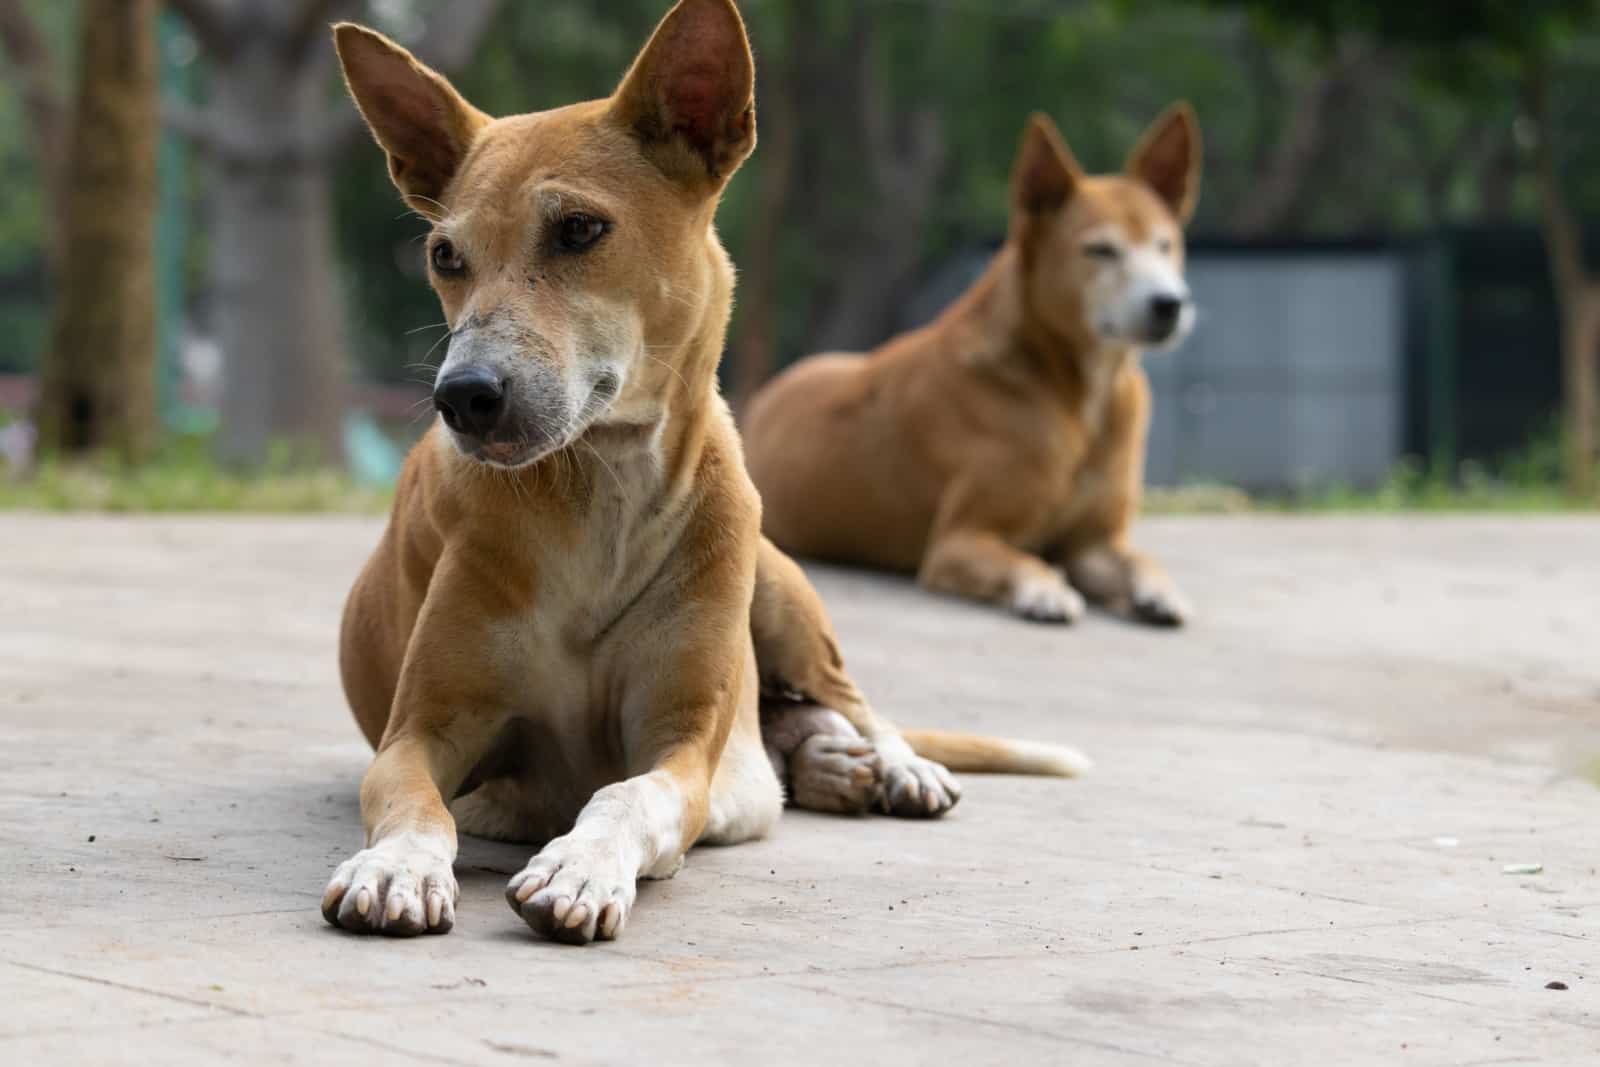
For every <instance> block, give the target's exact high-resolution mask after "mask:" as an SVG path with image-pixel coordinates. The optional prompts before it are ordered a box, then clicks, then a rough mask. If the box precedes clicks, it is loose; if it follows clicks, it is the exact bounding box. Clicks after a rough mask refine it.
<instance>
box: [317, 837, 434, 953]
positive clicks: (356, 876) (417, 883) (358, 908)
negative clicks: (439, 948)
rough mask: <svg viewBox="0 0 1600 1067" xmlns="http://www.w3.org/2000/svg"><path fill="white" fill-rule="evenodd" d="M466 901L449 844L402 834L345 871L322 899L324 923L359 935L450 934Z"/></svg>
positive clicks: (351, 862)
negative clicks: (452, 864) (460, 903)
mask: <svg viewBox="0 0 1600 1067" xmlns="http://www.w3.org/2000/svg"><path fill="white" fill-rule="evenodd" d="M460 898H461V890H460V888H459V887H458V886H457V885H456V876H455V872H454V871H452V870H451V868H450V852H449V849H448V847H447V846H446V845H445V843H444V842H443V841H439V840H435V839H432V838H429V837H427V836H426V835H422V834H411V833H405V834H396V835H395V836H393V837H389V838H385V839H384V840H382V841H379V842H378V843H377V844H376V845H374V846H372V847H371V848H368V849H363V850H362V851H360V852H358V853H356V854H355V856H353V857H352V858H350V859H348V860H346V861H345V862H344V863H342V864H340V865H339V869H338V870H337V871H335V872H334V874H333V880H332V881H330V882H329V883H328V888H327V890H326V891H325V892H324V893H323V895H322V917H323V918H325V919H327V920H328V921H329V922H330V923H332V924H333V925H335V926H337V927H340V928H341V929H344V930H349V931H350V932H351V933H356V934H383V935H385V936H387V937H415V936H417V935H418V934H447V933H449V932H450V928H451V927H453V926H454V925H455V922H456V903H457V901H459V900H460Z"/></svg>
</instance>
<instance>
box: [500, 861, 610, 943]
mask: <svg viewBox="0 0 1600 1067" xmlns="http://www.w3.org/2000/svg"><path fill="white" fill-rule="evenodd" d="M637 893H638V878H637V876H636V874H635V873H634V872H633V871H631V870H629V869H628V868H627V867H626V866H625V865H624V864H623V863H622V861H621V857H619V856H618V855H617V850H616V848H615V847H614V846H613V845H612V844H611V843H610V842H609V841H601V840H594V841H585V840H581V839H579V838H577V837H575V836H574V835H572V834H568V835H567V836H566V837H558V838H556V839H555V840H554V841H552V842H550V843H549V844H548V845H546V846H545V847H544V849H543V851H541V852H540V853H539V854H538V855H537V856H535V857H533V859H531V860H529V861H528V865H527V866H526V867H524V868H523V869H522V870H521V872H519V873H518V874H516V875H515V876H513V877H512V879H511V882H510V884H508V885H507V886H506V903H508V904H510V905H511V910H512V911H514V912H516V913H517V914H518V915H520V916H522V919H523V921H524V922H526V923H527V924H528V925H529V926H531V927H533V930H534V932H535V933H537V934H540V935H541V936H543V937H547V938H549V939H550V940H552V941H565V942H566V943H568V944H572V945H586V944H588V943H589V942H591V941H595V940H599V941H611V940H613V939H615V938H616V937H617V936H618V935H619V934H621V933H622V928H623V927H624V926H625V925H627V922H628V913H629V912H630V911H632V910H633V900H634V897H635V896H636V895H637Z"/></svg>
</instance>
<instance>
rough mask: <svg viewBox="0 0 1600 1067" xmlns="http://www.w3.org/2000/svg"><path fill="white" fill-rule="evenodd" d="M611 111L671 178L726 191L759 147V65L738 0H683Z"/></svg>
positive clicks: (664, 21)
mask: <svg viewBox="0 0 1600 1067" xmlns="http://www.w3.org/2000/svg"><path fill="white" fill-rule="evenodd" d="M611 110H612V114H613V115H614V116H615V118H616V120H617V121H618V122H619V123H621V124H622V125H623V126H624V127H625V128H627V129H628V130H629V131H631V132H632V133H633V135H634V136H635V137H637V138H638V139H639V142H640V143H641V144H642V145H643V146H644V149H645V152H646V154H647V155H648V156H649V157H650V158H651V159H652V160H653V161H654V162H655V164H656V165H657V166H658V167H660V168H661V170H662V171H663V172H664V173H665V174H667V176H668V177H671V178H673V179H675V180H677V181H681V182H685V183H687V184H696V185H701V184H709V185H710V186H712V187H713V188H720V186H721V185H722V183H723V182H725V181H727V179H728V178H729V177H730V176H731V175H732V174H733V172H734V171H735V170H737V169H738V167H739V164H740V163H743V162H744V160H745V158H746V157H747V156H749V155H750V153H751V152H752V151H753V150H754V149H755V146H756V104H755V60H754V59H752V58H751V55H750V40H749V38H748V37H747V36H746V35H745V29H744V20H743V19H741V18H740V17H739V9H738V8H736V7H734V6H733V0H679V3H678V4H677V6H676V7H674V8H673V9H672V10H671V11H670V12H668V13H667V17H666V18H664V19H662V20H661V25H660V26H658V27H657V28H656V32H655V35H654V36H653V37H651V38H650V43H649V44H647V45H645V47H644V51H643V52H641V53H639V58H638V59H636V60H634V62H633V68H632V69H631V70H629V71H628V74H627V76H626V77H625V78H623V79H622V85H621V87H620V88H618V89H617V92H616V95H615V96H614V97H612V101H611Z"/></svg>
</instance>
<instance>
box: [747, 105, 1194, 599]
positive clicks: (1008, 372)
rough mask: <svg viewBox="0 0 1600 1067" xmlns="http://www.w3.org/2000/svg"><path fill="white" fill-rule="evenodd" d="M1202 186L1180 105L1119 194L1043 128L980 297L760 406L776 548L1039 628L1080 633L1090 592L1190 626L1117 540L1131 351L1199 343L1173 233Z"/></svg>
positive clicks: (1136, 385) (753, 419)
mask: <svg viewBox="0 0 1600 1067" xmlns="http://www.w3.org/2000/svg"><path fill="white" fill-rule="evenodd" d="M1199 177H1200V129H1199V124H1198V123H1197V122H1196V120H1195V117H1194V113H1193V111H1192V110H1191V109H1190V108H1189V107H1188V106H1187V105H1184V104H1180V105H1177V106H1175V107H1173V108H1171V109H1170V110H1169V111H1168V112H1167V113H1166V114H1165V115H1164V116H1163V117H1162V118H1161V119H1160V120H1159V121H1157V123H1156V124H1155V126H1154V127H1152V129H1151V130H1150V131H1149V133H1147V134H1146V135H1145V137H1144V139H1143V141H1142V142H1141V143H1140V145H1139V147H1138V148H1137V149H1136V150H1135V151H1134V153H1133V155H1132V157H1131V158H1130V160H1129V162H1128V167H1127V173H1126V174H1125V175H1118V176H1114V177H1088V176H1086V175H1085V174H1084V172H1083V170H1082V169H1081V168H1080V167H1079V166H1078V163H1077V161H1076V160H1074V159H1073V157H1072V154H1071V152H1069V151H1068V149H1067V146H1066V145H1065V143H1063V141H1062V140H1061V136H1060V134H1059V133H1057V131H1056V128H1055V126H1054V124H1053V123H1051V122H1050V120H1049V119H1048V118H1046V117H1044V116H1042V115H1040V116H1035V117H1034V118H1033V119H1032V121H1031V122H1030V123H1029V125H1028V129H1027V131H1026V133H1025V135H1024V140H1023V144H1022V152H1021V155H1020V157H1019V158H1018V160H1017V164H1016V169H1015V173H1014V176H1013V182H1012V184H1013V209H1012V223H1011V234H1010V238H1009V240H1008V241H1007V243H1006V245H1005V247H1004V248H1003V249H1002V250H1001V251H1000V253H999V254H998V255H997V256H996V257H995V259H994V262H993V263H992V264H991V265H990V267H989V269H988V271H987V273H985V274H984V276H983V277H982V279H980V280H979V281H978V282H977V283H976V284H975V285H974V286H973V287H972V289H971V290H969V291H968V292H967V294H966V295H965V296H963V297H962V298H961V299H960V300H958V301H957V302H956V303H955V304H953V305H952V306H951V307H950V308H949V309H948V310H947V311H946V312H945V313H944V314H943V315H942V316H941V317H940V318H939V319H938V320H937V321H936V322H934V323H933V324H932V325H930V326H928V327H926V328H924V329H921V330H918V331H916V332H914V333H910V334H907V335H905V336H903V337H899V338H896V339H895V340H893V341H890V342H889V343H888V344H886V345H885V346H884V347H882V348H880V349H878V350H877V351H876V352H873V353H872V354H871V355H869V356H867V357H865V358H862V357H860V356H848V355H827V356H817V357H814V358H811V359H808V360H804V361H802V362H800V363H799V364H797V365H796V366H794V367H792V368H790V369H789V370H788V371H787V372H785V373H784V374H782V375H781V376H779V377H778V378H777V379H776V380H775V381H774V382H772V383H771V384H770V385H768V386H767V387H766V388H765V389H764V390H762V391H761V392H760V393H759V394H757V396H756V397H755V399H754V400H753V402H752V403H751V406H750V410H749V412H748V415H747V418H746V421H745V427H744V429H745V438H746V447H747V449H748V457H749V466H750V473H751V477H752V478H753V479H754V480H755V483H756V486H757V488H758V489H760V491H761V495H762V499H763V502H764V529H765V532H766V533H767V535H768V536H769V537H771V538H772V539H773V540H774V541H776V542H777V543H778V544H779V545H780V546H782V547H783V548H784V549H786V550H788V551H791V552H796V553H799V554H801V555H806V556H813V557H817V558H822V559H833V560H841V561H848V562H854V563H863V564H868V565H872V566H878V567H883V568H888V569H892V570H899V571H907V572H910V571H915V572H917V574H918V576H919V578H920V580H921V581H922V582H923V584H925V585H926V586H928V587H929V588H931V589H934V590H938V591H941V592H945V593H952V594H955V595H958V596H964V597H970V598H974V599H977V600H982V601H989V602H993V603H996V604H1001V605H1004V606H1006V607H1008V608H1010V609H1011V610H1012V611H1014V612H1016V613H1017V614H1019V615H1022V616H1024V617H1025V618H1029V619H1036V620H1041V621H1047V622H1072V621H1074V620H1076V619H1077V618H1078V617H1079V616H1081V615H1082V614H1083V611H1084V599H1083V596H1081V595H1080V591H1081V593H1082V594H1086V595H1087V596H1088V597H1090V598H1091V599H1093V600H1095V601H1098V602H1100V603H1102V604H1104V605H1106V606H1108V607H1109V608H1111V609H1113V610H1116V611H1119V612H1122V613H1125V614H1129V615H1132V616H1134V617H1137V618H1139V619H1142V620H1145V621H1147V622H1152V623H1158V624H1164V625H1177V624H1179V623H1182V622H1183V621H1184V620H1185V619H1186V618H1187V617H1188V615H1189V607H1188V605H1187V603H1186V602H1185V601H1184V598H1183V596H1182V595H1181V594H1180V593H1179V592H1178V590H1177V588H1176V587H1175V586H1174V585H1173V584H1172V582H1171V580H1170V579H1168V578H1167V576H1166V574H1165V573H1163V571H1162V570H1161V568H1160V567H1159V566H1158V565H1157V564H1156V563H1155V562H1154V561H1152V560H1151V559H1149V558H1148V557H1146V556H1143V555H1141V554H1140V553H1138V552H1136V551H1135V550H1134V549H1133V548H1132V546H1131V545H1130V544H1129V540H1128V530H1129V526H1130V524H1131V523H1132V521H1133V517H1134V515H1135V513H1136V512H1137V511H1138V507H1139V497H1140V492H1141V488H1142V481H1143V477H1144V443H1145V433H1146V429H1147V427H1148V424H1149V409H1150V389H1149V385H1148V383H1147V381H1146V379H1145V375H1144V371H1143V370H1142V368H1141V367H1140V364H1139V350H1140V349H1141V348H1143V347H1146V346H1163V345H1165V346H1170V345H1174V344H1176V343H1177V342H1178V341H1180V340H1181V339H1182V338H1183V337H1184V336H1185V335H1186V334H1187V333H1188V331H1189V329H1190V328H1191V326H1192V324H1193V320H1194V309H1193V304H1192V301H1191V300H1190V297H1189V290H1188V286H1187V285H1186V284H1185V283H1184V279H1183V225H1184V224H1185V223H1187V222H1188V220H1189V218H1190V217H1191V215H1192V214H1193V212H1194V207H1195V201H1196V198H1197V196H1198V193H1199ZM1063 571H1065V575H1066V576H1067V577H1070V579H1071V584H1070V585H1069V584H1068V582H1067V580H1066V578H1064V577H1063Z"/></svg>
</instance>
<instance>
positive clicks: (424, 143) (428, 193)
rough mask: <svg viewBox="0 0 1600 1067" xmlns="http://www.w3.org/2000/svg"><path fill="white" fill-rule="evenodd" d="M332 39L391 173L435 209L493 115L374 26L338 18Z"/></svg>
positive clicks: (424, 209)
mask: <svg viewBox="0 0 1600 1067" xmlns="http://www.w3.org/2000/svg"><path fill="white" fill-rule="evenodd" d="M333 42H334V47H335V48H336V49H337V50H338V52H339V65H340V66H341V67H342V68H343V69H344V80H345V84H346V85H347V86H348V87H349V89H350V95H351V96H352V97H353V98H354V99H355V102H356V107H357V108H358V109H359V110H360V111H361V117H362V118H364V119H366V120H367V126H368V127H369V128H370V129H371V130H372V135H373V137H375V138H377V141H378V144H379V145H380V146H381V147H382V148H383V150H384V151H385V152H386V153H388V156H389V176H390V177H391V178H393V179H394V184H395V185H396V187H398V188H399V190H400V193H401V195H402V196H403V197H404V198H405V200H406V203H407V204H409V205H410V206H411V207H412V208H414V209H416V210H417V211H419V212H420V213H422V214H424V215H429V216H432V215H436V214H438V212H439V210H440V205H439V203H438V201H439V200H440V198H442V197H443V196H444V191H445V189H446V187H447V186H449V184H450V180H451V179H452V178H454V177H455V174H456V171H457V169H459V168H460V166H461V161H462V160H463V159H465V158H466V155H467V149H468V148H470V147H471V145H472V140H473V138H474V137H476V136H477V134H478V131H479V130H481V129H482V128H483V127H484V126H486V125H488V123H489V116H487V115H485V114H484V113H483V112H481V111H479V110H478V109H477V108H475V107H473V106H472V105H471V104H469V103H467V102H466V101H465V100H463V99H462V98H461V94H460V93H458V92H456V90H455V88H454V87H453V86H452V85H451V84H450V83H449V82H448V81H446V80H445V77H444V75H442V74H439V73H437V72H436V71H433V70H430V69H428V68H427V67H426V66H424V65H423V64H422V63H420V62H418V61H417V58H416V57H415V56H413V55H412V54H411V53H410V52H408V51H406V50H405V49H404V48H402V47H400V46H399V45H398V44H395V43H394V42H393V41H391V40H389V38H387V37H385V36H384V35H383V34H381V33H378V32H377V31H375V30H369V29H367V28H366V27H365V26H357V25H356V24H355V23H352V22H341V23H339V24H338V25H337V26H335V27H334V28H333Z"/></svg>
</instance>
